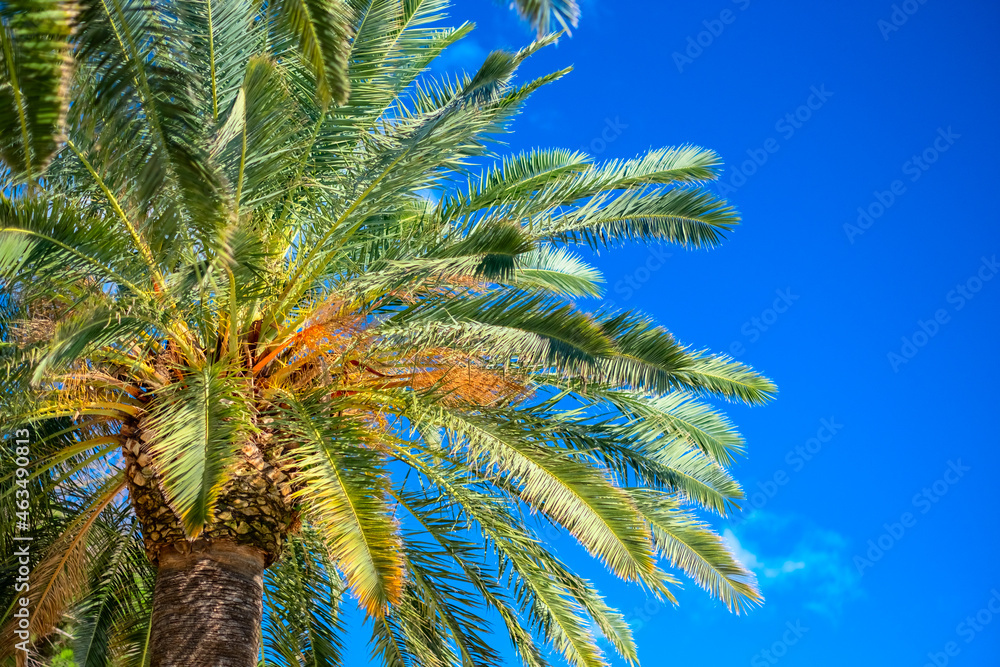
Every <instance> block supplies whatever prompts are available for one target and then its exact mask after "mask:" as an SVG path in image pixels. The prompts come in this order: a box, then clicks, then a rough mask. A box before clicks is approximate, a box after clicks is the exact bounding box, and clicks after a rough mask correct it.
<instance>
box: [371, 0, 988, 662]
mask: <svg viewBox="0 0 1000 667" xmlns="http://www.w3.org/2000/svg"><path fill="white" fill-rule="evenodd" d="M452 19H453V21H452V22H454V23H457V22H459V21H461V20H474V21H476V22H477V24H478V28H477V29H476V30H475V31H474V33H473V34H472V36H471V37H470V38H468V40H466V41H465V42H464V43H462V44H460V45H458V46H456V47H454V48H453V49H452V51H451V52H450V53H448V54H446V56H445V60H446V62H447V64H448V66H449V67H453V68H456V67H466V68H470V69H471V68H474V67H475V66H476V65H478V63H479V62H480V61H481V59H482V57H483V56H484V55H485V54H486V53H487V52H488V51H489V50H490V49H493V48H499V47H505V48H517V47H519V46H522V45H523V44H524V43H525V42H526V41H528V40H529V39H530V37H531V33H530V31H529V30H528V29H527V27H526V26H524V25H523V24H521V23H519V22H518V20H517V19H516V18H515V17H514V16H513V15H512V14H511V13H510V12H508V10H507V9H506V8H505V7H503V6H499V5H494V4H491V3H489V2H487V1H486V0H459V1H458V4H457V6H456V7H455V8H454V9H453V11H452ZM998 28H1000V5H997V4H995V3H988V2H972V1H968V0H958V1H952V2H944V1H943V0H925V1H923V2H922V1H920V0H908V1H907V2H900V3H897V4H896V5H894V4H893V3H892V2H891V1H889V0H886V1H885V2H877V1H874V0H866V1H863V2H862V1H860V0H845V1H844V2H839V3H791V2H783V3H778V2H765V1H764V0H693V1H690V2H683V3H681V2H653V1H651V0H615V1H614V2H612V1H611V0H591V1H589V2H586V3H585V5H584V15H583V20H582V23H581V26H580V28H579V29H578V30H577V31H575V32H574V35H573V37H572V39H567V40H564V41H562V42H561V43H560V44H559V45H558V46H557V47H555V48H549V49H546V50H544V51H543V52H542V53H540V54H538V55H537V56H535V57H534V58H533V59H532V60H531V61H530V62H529V63H528V65H527V66H526V68H525V71H526V74H530V75H533V74H540V73H543V72H546V71H551V70H553V69H556V68H560V67H563V66H565V65H567V64H572V65H574V66H575V68H576V69H575V71H574V72H573V73H572V74H571V75H570V76H568V77H566V78H565V79H563V80H562V81H560V82H558V83H556V84H554V85H552V86H549V87H547V88H546V89H543V90H542V91H540V92H539V93H537V94H536V95H535V96H534V97H533V98H532V99H531V100H530V101H529V103H528V105H527V107H526V109H525V111H524V113H523V115H522V116H521V117H520V119H519V121H518V122H517V124H516V131H515V132H514V134H512V135H510V137H509V140H510V148H511V150H521V149H526V148H531V147H535V146H562V147H568V148H583V149H585V150H587V151H588V152H590V153H592V154H594V155H596V157H598V158H599V159H610V158H618V157H633V156H635V155H637V154H638V153H641V152H643V151H645V150H648V149H650V148H657V147H661V146H668V145H675V144H681V143H694V144H699V145H703V146H707V147H710V148H713V149H715V150H717V151H718V152H719V153H721V155H722V156H723V158H724V159H725V161H726V163H727V169H726V172H725V175H724V178H723V181H722V183H721V185H720V191H721V192H723V193H725V194H726V195H727V196H728V197H729V198H730V200H731V201H732V202H733V203H734V204H735V205H736V206H737V207H738V208H739V210H740V211H741V213H742V214H743V217H744V225H743V226H742V227H741V228H739V229H738V230H737V232H736V233H734V234H733V235H732V237H731V238H730V240H729V241H728V242H727V243H726V244H725V245H724V246H723V247H722V248H719V249H716V250H713V251H709V252H701V251H699V252H684V251H681V250H679V249H675V248H666V249H658V250H652V251H651V250H649V249H646V248H642V247H636V248H630V249H626V250H623V251H617V252H613V253H610V254H602V255H601V256H600V257H599V258H596V259H595V260H594V261H595V262H596V263H597V264H598V266H599V267H600V268H601V269H603V271H604V272H605V275H606V277H607V279H608V299H607V300H608V301H613V302H614V303H615V305H617V306H619V307H628V308H637V309H641V310H644V311H647V312H649V313H651V314H653V315H655V316H656V317H657V319H659V320H660V321H661V322H663V323H664V324H665V325H666V326H668V327H669V328H670V329H671V330H672V331H673V332H674V333H675V334H676V335H677V336H678V337H679V338H680V339H681V340H683V341H684V342H689V343H692V344H695V345H697V346H708V347H710V348H713V349H715V350H718V351H727V352H730V353H732V354H734V355H736V356H738V357H739V358H740V359H741V360H744V361H747V362H748V363H751V364H752V365H753V366H755V367H756V368H758V369H760V370H762V371H763V372H765V373H766V374H768V375H769V376H771V377H772V378H774V379H775V380H776V381H777V383H778V385H779V387H780V395H779V398H778V400H777V401H775V402H774V403H773V404H771V405H769V406H767V407H763V408H753V409H747V408H742V407H732V408H730V409H729V412H730V414H731V415H732V417H733V418H734V419H735V420H736V422H737V423H738V424H739V425H740V427H741V429H742V431H743V433H744V434H745V435H746V436H747V438H748V441H749V457H748V458H747V460H746V461H745V462H743V463H741V464H740V465H739V466H738V468H737V470H736V474H737V476H738V478H739V479H740V480H741V481H742V482H744V485H745V487H746V489H747V490H748V492H749V493H750V494H751V505H752V506H753V507H752V508H751V509H753V511H752V512H748V513H747V514H746V515H744V516H741V517H739V518H737V519H736V520H735V521H726V522H720V523H719V529H720V530H721V531H725V535H726V536H727V538H728V539H729V540H730V542H731V544H732V545H733V546H734V548H736V549H737V550H738V551H739V553H740V554H741V556H742V557H743V559H744V561H745V562H746V563H747V564H748V565H751V566H752V567H754V569H755V570H756V571H757V574H758V576H759V577H760V582H761V585H762V587H763V591H764V594H765V596H766V598H767V602H766V604H765V606H764V607H763V608H762V609H759V610H756V611H753V612H752V613H751V614H750V615H749V616H745V617H735V616H732V615H730V614H729V613H727V612H726V610H725V608H724V607H722V606H721V605H719V604H716V603H713V602H712V601H711V600H710V599H709V598H708V596H707V595H706V594H705V593H703V592H702V591H701V590H700V589H698V588H697V587H696V586H694V585H693V584H690V583H689V584H687V585H686V587H685V589H684V590H683V591H682V592H681V593H680V595H679V598H680V603H681V604H680V606H679V607H677V608H674V607H669V606H663V605H660V604H656V603H654V602H653V601H651V600H647V599H646V598H645V597H644V595H643V593H642V592H641V591H640V590H639V589H637V588H631V587H628V586H626V585H623V584H621V583H620V582H618V581H617V580H615V579H614V578H613V577H611V576H608V575H606V574H604V573H603V572H602V571H601V569H600V567H599V566H598V565H597V564H596V563H594V562H592V561H589V560H588V559H587V558H585V557H583V556H581V555H580V552H579V551H577V550H576V549H574V548H573V546H572V545H571V544H569V543H568V540H565V539H564V540H561V541H560V542H559V543H558V544H556V545H555V546H556V548H557V549H558V552H559V554H560V555H562V556H564V557H565V558H566V560H567V561H568V562H570V563H571V564H572V565H574V566H575V567H577V568H578V570H579V571H580V572H581V573H583V574H584V575H586V576H588V577H589V578H591V579H592V580H593V581H595V582H596V583H597V584H598V586H599V588H600V589H601V590H602V592H604V593H605V594H606V595H607V597H608V598H609V601H610V602H611V603H612V604H613V605H615V606H617V607H618V608H620V609H621V610H622V611H623V612H625V613H626V615H627V616H629V617H630V618H631V619H632V620H633V623H634V625H635V628H636V639H637V641H638V644H639V652H640V657H641V659H642V664H643V665H646V666H649V667H658V666H661V665H662V666H665V665H671V666H675V665H676V666H686V665H726V666H729V665H748V664H749V665H751V667H756V666H758V665H771V664H780V665H783V666H786V665H787V666H788V667H793V666H796V665H810V666H812V667H824V666H827V665H837V666H838V667H839V666H842V665H845V664H852V665H913V666H914V667H920V666H922V665H925V664H931V665H937V666H938V667H940V666H942V665H945V664H949V665H961V666H963V667H973V666H977V665H996V664H997V660H998V656H1000V613H993V612H991V611H989V605H990V604H991V603H992V606H993V609H995V610H997V611H998V612H1000V566H998V563H1000V559H998V558H997V556H996V549H997V547H998V546H1000V540H998V537H997V536H998V525H1000V514H998V512H997V511H996V507H997V503H996V490H997V489H998V488H1000V487H998V484H997V482H996V475H997V472H996V471H997V469H998V466H997V463H998V459H1000V454H998V453H997V452H998V448H997V445H998V441H1000V435H998V432H997V429H996V421H997V417H998V415H1000V411H998V410H997V403H998V401H997V399H998V390H997V376H998V371H1000V353H998V350H997V340H998V336H997V324H998V317H997V313H998V306H1000V266H998V265H997V263H996V262H997V260H998V259H1000V231H998V227H997V212H996V204H995V196H994V190H995V188H996V180H995V179H996V178H997V176H998V169H997V166H996V161H997V155H998V154H1000V151H998V148H1000V146H998V139H1000V132H998V124H997V113H996V105H997V102H998V92H1000V91H998V79H997V74H996V72H997V70H998V65H1000V58H998V53H1000V42H998V40H997V38H996V35H997V33H998ZM869 541H871V542H869ZM563 542H566V544H565V545H564V544H563ZM991 601H992V602H991ZM977 614H978V620H977V618H976V617H977ZM970 617H971V621H970V620H968V619H969V618H970ZM357 657H358V658H361V656H360V655H359V656H357ZM512 664H513V662H512Z"/></svg>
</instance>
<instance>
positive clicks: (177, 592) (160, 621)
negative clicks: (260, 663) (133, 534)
mask: <svg viewBox="0 0 1000 667" xmlns="http://www.w3.org/2000/svg"><path fill="white" fill-rule="evenodd" d="M263 593H264V554H263V553H262V552H260V551H259V550H257V549H255V548H254V547H249V546H245V545H238V544H233V543H227V542H220V541H216V542H212V543H209V542H196V543H194V544H193V545H192V547H191V548H189V549H187V550H186V552H185V553H181V552H179V551H177V550H176V549H173V548H171V547H167V548H164V549H162V550H161V551H160V553H159V570H158V572H157V576H156V587H155V589H154V591H153V615H152V619H151V630H150V633H151V635H150V653H151V661H150V664H151V666H152V667H253V666H254V665H256V664H257V651H258V645H257V636H258V632H259V629H260V623H261V617H262V614H263Z"/></svg>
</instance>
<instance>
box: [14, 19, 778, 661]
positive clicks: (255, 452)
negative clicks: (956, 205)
mask: <svg viewBox="0 0 1000 667" xmlns="http://www.w3.org/2000/svg"><path fill="white" fill-rule="evenodd" d="M557 4H559V3H557ZM524 5H525V6H531V5H532V3H528V2H526V3H524ZM559 6H563V7H569V6H571V5H570V4H568V3H563V4H561V5H559ZM445 8H446V0H351V1H350V2H344V3H337V2H329V1H328V0H327V1H323V0H283V1H282V2H280V3H273V2H269V3H251V2H243V1H241V0H209V1H207V2H203V1H201V0H198V1H191V0H171V1H168V0H159V1H154V2H152V3H148V2H145V1H144V0H86V1H85V2H83V3H82V4H79V5H77V4H71V3H64V2H59V1H57V0H27V1H25V0H19V1H18V2H12V3H9V4H8V5H6V6H5V9H4V12H5V15H4V16H5V21H4V26H3V29H2V30H0V38H2V41H3V43H2V47H3V50H2V51H3V52H2V57H3V62H2V67H0V72H2V73H3V74H4V75H5V76H6V78H5V79H4V83H3V87H2V88H0V122H2V123H3V129H2V133H0V137H2V142H3V144H2V146H0V157H2V159H3V165H4V171H3V174H2V176H3V179H4V181H3V194H2V196H0V276H2V280H3V287H4V289H3V295H2V299H0V340H2V341H3V342H2V343H0V356H2V361H3V364H4V368H5V374H4V378H5V380H4V388H3V391H2V392H0V396H2V399H0V404H2V407H0V409H2V414H3V421H4V424H5V426H6V430H7V433H6V434H5V440H4V448H5V452H4V457H3V461H2V464H0V465H2V469H0V499H2V503H3V512H2V517H3V519H2V521H3V522H4V525H3V527H2V531H0V533H2V535H0V543H2V549H3V554H4V561H3V569H2V571H0V578H2V583H3V586H2V589H0V590H2V591H3V598H2V600H0V602H2V604H3V610H4V619H3V621H2V623H3V625H2V627H3V630H2V633H3V634H4V643H3V648H4V650H6V654H5V655H6V656H7V657H8V658H10V656H11V655H12V654H16V656H17V657H18V659H23V658H24V654H23V653H22V652H21V651H19V650H18V651H13V647H14V645H15V644H16V643H18V642H24V641H26V642H27V643H23V644H22V647H24V648H28V649H30V650H31V651H34V652H35V653H37V654H39V655H44V654H46V652H47V651H51V650H52V648H51V647H52V646H54V645H55V644H57V643H59V642H55V641H54V639H53V638H55V637H57V636H59V635H58V633H59V632H62V633H64V634H68V635H71V636H72V637H73V647H74V651H75V656H76V657H75V659H76V661H77V663H78V664H80V665H104V664H115V665H146V664H152V665H159V666H164V667H167V666H174V665H185V666H187V665H236V666H240V667H245V666H249V665H254V664H257V662H258V658H260V659H261V660H263V661H264V664H267V665H278V664H284V665H300V664H309V665H326V664H337V661H338V655H339V653H340V651H341V647H342V641H343V638H342V626H341V621H340V613H339V609H340V608H341V606H342V605H343V604H344V603H345V601H346V600H347V599H348V598H353V599H354V600H356V602H357V604H358V605H359V606H360V608H361V609H362V610H363V611H364V613H365V614H366V617H367V619H368V622H369V624H370V627H371V632H372V636H371V647H372V651H373V652H374V654H375V655H377V658H378V660H380V661H382V662H384V663H385V664H386V665H399V666H402V665H435V666H436V665H453V664H454V665H459V664H460V665H469V666H471V665H488V664H496V663H497V662H499V660H500V657H499V655H498V653H497V650H496V649H495V648H494V647H493V646H492V645H491V643H490V640H489V636H488V632H490V630H489V629H488V622H489V621H490V620H492V621H493V622H496V621H499V622H500V623H501V624H502V626H503V627H504V628H505V630H506V632H507V633H508V634H509V636H510V639H511V642H512V643H513V646H514V647H515V649H516V650H517V652H518V654H519V655H520V658H521V659H522V660H523V661H524V662H525V663H526V664H527V665H529V666H531V667H540V666H541V665H545V664H546V658H547V657H549V655H550V653H551V652H552V651H553V650H554V651H555V652H556V653H558V654H561V655H562V656H563V657H564V658H565V660H567V661H568V662H569V663H572V664H575V665H580V666H584V665H586V666H591V665H601V664H606V661H605V658H604V657H603V655H602V651H601V650H600V648H599V646H598V643H597V639H596V638H595V633H597V634H600V635H603V636H604V637H606V639H607V640H608V641H609V642H610V644H611V645H612V646H613V647H614V648H615V649H616V650H617V651H618V652H619V653H620V654H621V655H622V656H624V657H625V658H626V659H627V660H629V661H631V662H634V661H635V660H636V649H635V646H634V643H633V641H632V638H631V635H630V632H629V629H628V625H627V623H626V621H625V619H624V618H623V617H622V615H621V614H619V613H618V612H616V611H614V610H613V609H611V608H610V607H609V606H608V605H607V604H606V603H605V602H604V601H603V599H602V598H601V596H600V595H599V594H598V593H597V592H596V591H595V590H594V589H593V587H592V586H591V585H590V584H589V583H588V582H587V581H586V580H585V579H583V578H581V577H580V576H579V575H578V574H576V573H575V572H573V571H571V570H570V569H569V568H568V567H567V566H566V565H564V564H563V563H562V562H561V561H560V560H559V559H558V558H557V557H556V556H555V554H554V553H553V548H552V545H551V544H550V543H549V542H551V540H549V539H547V538H541V537H539V533H538V529H539V528H540V527H542V526H547V525H548V526H553V527H555V529H556V532H555V534H556V535H565V536H566V537H565V538H563V539H568V538H569V536H571V537H572V538H573V539H575V540H576V541H577V542H579V544H580V545H582V546H583V547H584V548H585V549H586V550H587V551H588V552H589V553H590V554H592V555H593V557H594V558H596V559H597V560H599V561H600V562H601V563H602V564H603V565H604V566H605V567H606V568H607V569H609V570H610V571H612V572H614V573H615V574H616V575H618V576H619V577H621V578H623V579H625V580H627V581H631V582H636V583H638V584H640V585H642V586H643V587H645V588H647V589H648V590H649V591H651V592H652V593H653V594H655V595H657V596H660V597H662V598H665V599H669V600H673V599H674V598H673V595H672V592H671V591H672V588H673V586H674V585H675V583H677V580H676V579H675V578H674V577H673V576H672V575H671V574H670V573H669V572H668V571H667V570H666V569H664V567H666V566H670V567H674V568H678V569H680V570H681V571H683V572H684V573H685V574H686V575H688V576H689V577H691V578H692V579H693V580H694V581H696V582H697V583H698V584H700V585H701V586H703V587H704V588H706V589H707V590H708V591H709V593H711V594H712V595H713V596H715V597H717V598H718V599H720V600H722V601H723V602H724V603H725V604H726V605H727V606H728V607H729V608H730V609H732V610H735V611H737V612H739V611H741V610H743V609H745V608H747V607H748V606H752V605H754V604H757V603H759V602H760V601H761V597H760V595H759V593H758V591H757V589H756V586H755V582H754V578H753V575H752V574H751V573H750V572H748V571H747V570H746V569H745V568H744V567H743V566H741V565H740V564H739V563H738V562H737V561H736V560H735V559H734V557H733V555H732V554H731V553H730V552H729V551H728V550H727V549H726V547H725V546H724V544H723V543H722V541H721V539H720V538H719V536H718V535H716V534H715V533H714V532H713V530H712V529H711V527H710V526H709V525H708V524H707V523H706V522H704V521H703V520H702V519H700V518H699V517H698V516H697V515H696V514H695V510H697V509H698V508H703V509H705V510H708V511H710V512H714V513H716V514H719V515H725V514H726V513H727V512H729V511H731V510H732V509H733V508H734V507H735V506H736V503H738V501H739V500H740V498H741V497H742V492H741V490H740V487H739V485H738V484H737V483H736V482H735V481H734V480H733V478H732V477H731V476H730V474H729V473H728V472H727V467H728V466H729V465H730V464H731V463H732V462H733V461H734V459H735V458H736V457H737V456H738V455H740V453H741V452H742V451H743V446H744V441H743V439H742V438H741V436H740V435H739V434H738V433H737V432H736V430H735V428H734V427H733V425H732V424H731V423H730V422H729V420H728V419H727V418H726V417H725V416H724V415H722V414H721V413H719V412H717V411H716V410H715V409H714V408H712V407H711V406H710V405H708V404H707V403H705V402H704V399H705V398H710V397H721V398H724V399H730V400H735V401H740V402H744V403H748V404H760V403H764V402H766V401H767V400H768V399H769V398H770V397H771V396H772V395H773V393H774V391H775V388H774V386H773V385H772V383H771V382H770V381H768V380H767V379H765V378H763V377H762V376H760V375H758V374H757V373H755V372H754V371H752V370H751V369H750V368H748V367H746V366H744V365H742V364H739V363H736V362H734V361H733V360H731V359H729V358H727V357H725V356H723V355H715V354H710V353H708V352H706V351H700V350H694V349H692V348H689V347H686V346H684V345H682V344H680V343H679V342H678V341H677V340H675V338H674V337H673V336H672V335H671V334H670V333H668V331H667V330H666V329H664V328H663V327H661V326H659V325H658V324H656V323H655V322H653V321H652V320H651V319H650V318H648V317H646V316H644V315H642V314H639V313H636V312H628V311H612V310H607V309H603V310H598V311H597V312H586V311H585V310H583V309H581V308H580V307H578V306H577V305H576V303H575V302H574V299H581V298H585V297H594V296H598V295H599V294H600V283H601V275H600V273H599V272H598V271H597V270H596V269H595V268H593V267H592V266H589V265H588V264H587V263H586V262H585V261H584V260H583V259H582V258H581V257H580V256H578V255H576V254H574V253H573V252H572V250H571V249H572V247H573V246H576V245H581V244H582V245H584V246H588V247H590V248H593V249H603V248H609V247H616V246H620V245H622V244H624V243H628V242H641V243H660V242H668V243H675V244H679V245H681V246H684V247H690V248H699V247H712V246H715V245H716V244H718V243H719V242H720V241H721V240H722V239H723V236H724V235H725V233H726V232H728V231H730V230H731V229H732V228H733V227H734V226H735V225H736V224H737V222H738V216H737V214H736V212H735V211H734V210H733V209H732V208H731V207H730V206H728V205H727V204H726V203H725V202H724V201H722V200H720V199H718V198H716V197H715V196H714V195H712V194H711V193H709V192H708V191H707V190H705V189H704V188H703V183H704V182H706V181H709V180H711V179H713V178H715V177H716V175H717V174H718V171H719V169H720V161H719V158H718V156H717V155H716V154H715V153H713V152H711V151H708V150H704V149H701V148H696V147H691V146H684V147H680V148H668V149H662V150H655V151H652V152H650V153H648V154H646V155H643V156H640V157H638V158H636V159H630V160H615V161H611V162H607V163H604V164H595V163H594V162H593V161H592V160H591V159H590V158H588V157H587V156H586V155H583V154H581V153H578V152H573V151H568V150H535V151H530V152H525V153H521V154H517V155H513V156H509V157H505V158H503V159H502V160H500V161H498V162H496V161H494V155H495V153H494V152H493V151H492V150H491V148H490V147H491V146H495V145H496V144H495V142H496V141H497V138H498V135H499V134H501V133H502V132H504V131H506V130H507V128H508V127H509V125H510V123H511V121H512V119H513V117H514V116H515V115H516V112H517V110H518V108H519V107H520V105H521V104H522V103H523V102H524V100H525V99H526V98H527V97H528V96H529V95H530V94H531V93H532V92H533V91H534V90H536V89H538V88H539V87H540V86H542V85H545V84H548V83H550V82H552V81H555V80H556V79H558V78H560V77H561V76H563V75H564V74H565V73H566V72H567V71H568V70H562V71H558V72H555V73H553V74H550V75H547V76H544V77H542V78H540V79H537V80H532V81H528V82H524V83H518V82H516V80H515V72H516V70H517V69H518V67H519V65H520V64H521V63H522V61H524V60H525V59H526V58H528V57H529V56H530V55H531V54H532V53H534V52H535V51H537V50H538V49H540V48H542V47H544V46H546V45H547V44H551V43H552V42H554V41H555V39H556V37H555V36H545V37H542V38H540V39H539V40H538V41H536V42H534V43H532V44H531V45H530V46H528V47H527V48H525V49H523V50H521V51H518V52H516V53H505V52H494V53H491V54H490V55H489V56H488V57H487V58H486V60H485V62H484V63H483V65H482V66H481V67H480V68H479V70H478V71H476V72H475V73H473V74H471V75H464V74H463V75H457V76H443V77H438V78H435V77H432V76H430V75H429V73H428V66H429V64H430V63H431V62H432V61H433V60H434V59H435V58H436V57H437V56H438V55H439V54H440V53H441V52H442V51H443V50H444V49H445V48H447V47H448V46H450V45H451V44H454V43H455V42H456V41H457V40H459V39H461V38H462V37H463V36H464V35H466V34H467V33H468V32H469V30H470V29H471V26H470V25H463V26H461V27H459V28H456V29H445V28H440V27H437V26H438V23H439V18H440V17H441V15H442V13H443V12H444V10H445ZM8 454H9V456H8ZM19 457H20V458H19ZM25 464H27V465H25ZM21 522H23V523H24V524H26V525H21ZM19 535H20V536H31V537H32V538H33V540H32V541H31V542H30V546H31V554H32V555H31V559H30V564H31V573H30V589H20V588H19V586H18V582H19V581H21V580H23V578H24V576H23V575H24V572H23V571H19V569H18V568H19V565H18V556H17V555H16V554H17V553H18V549H22V548H23V542H20V541H16V538H17V536H19ZM18 577H21V579H18ZM20 591H23V592H20ZM22 596H23V597H25V599H27V600H28V601H29V602H30V604H29V605H28V608H29V609H30V610H31V615H30V623H29V625H30V628H29V629H28V630H23V625H19V622H20V621H19V617H18V615H17V614H18V610H19V609H21V607H22V606H23V605H22V603H21V602H20V598H21V597H22ZM19 632H21V633H23V634H19ZM29 634H30V637H29V636H28V635H29ZM26 637H27V640H26V639H25V638H26Z"/></svg>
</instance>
